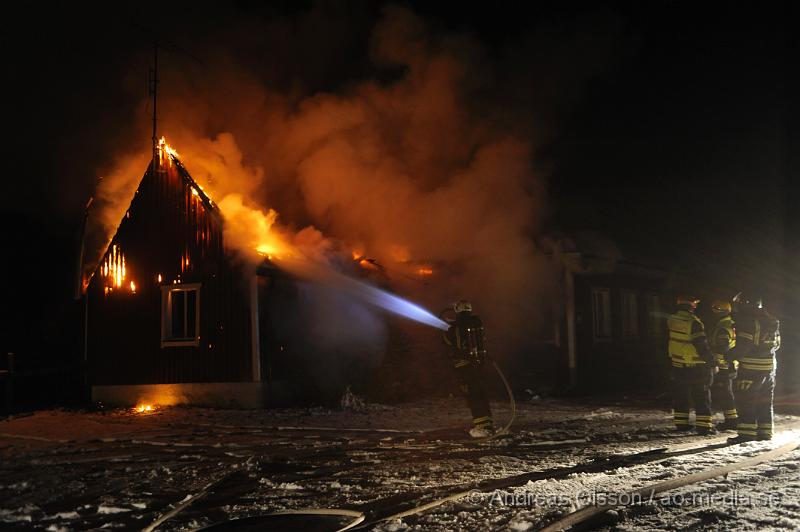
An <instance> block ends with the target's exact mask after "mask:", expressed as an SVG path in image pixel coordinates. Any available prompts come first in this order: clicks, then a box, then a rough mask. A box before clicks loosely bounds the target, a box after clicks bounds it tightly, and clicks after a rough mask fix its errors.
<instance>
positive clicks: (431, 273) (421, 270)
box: [417, 268, 433, 276]
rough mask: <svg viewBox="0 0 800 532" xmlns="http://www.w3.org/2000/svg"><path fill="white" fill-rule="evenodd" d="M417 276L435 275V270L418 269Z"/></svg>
mask: <svg viewBox="0 0 800 532" xmlns="http://www.w3.org/2000/svg"><path fill="white" fill-rule="evenodd" d="M417 274H419V275H425V276H427V275H433V269H432V268H418V269H417Z"/></svg>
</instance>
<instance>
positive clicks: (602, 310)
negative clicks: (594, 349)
mask: <svg viewBox="0 0 800 532" xmlns="http://www.w3.org/2000/svg"><path fill="white" fill-rule="evenodd" d="M592 324H593V331H594V341H595V342H610V341H611V294H610V293H609V290H608V288H593V289H592Z"/></svg>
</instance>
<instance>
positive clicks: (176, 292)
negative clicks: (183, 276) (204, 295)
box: [161, 284, 200, 347]
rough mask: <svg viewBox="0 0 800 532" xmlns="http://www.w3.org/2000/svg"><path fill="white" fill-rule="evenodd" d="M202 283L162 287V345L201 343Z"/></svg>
mask: <svg viewBox="0 0 800 532" xmlns="http://www.w3.org/2000/svg"><path fill="white" fill-rule="evenodd" d="M199 331H200V285H199V284H187V285H172V286H163V287H161V346H162V347H166V346H192V345H194V346H196V345H199V344H200V334H199Z"/></svg>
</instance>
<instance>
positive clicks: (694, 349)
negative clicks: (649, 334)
mask: <svg viewBox="0 0 800 532" xmlns="http://www.w3.org/2000/svg"><path fill="white" fill-rule="evenodd" d="M667 328H668V329H669V358H670V360H671V361H672V365H673V366H674V367H676V368H687V367H696V366H700V365H702V364H708V365H709V366H713V365H714V364H715V362H714V356H713V355H712V354H711V350H710V349H709V348H708V341H707V339H706V331H705V328H704V327H703V322H702V321H700V318H698V317H697V316H695V315H694V313H692V312H690V311H689V310H688V309H685V308H679V310H678V311H677V312H675V313H674V314H670V316H669V318H667Z"/></svg>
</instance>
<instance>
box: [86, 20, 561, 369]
mask: <svg viewBox="0 0 800 532" xmlns="http://www.w3.org/2000/svg"><path fill="white" fill-rule="evenodd" d="M562 40H563V39H562ZM529 44H530V43H529ZM321 46H324V45H323V44H321ZM274 52H275V53H280V51H279V50H275V51H274ZM231 54H234V52H231ZM370 58H371V64H372V66H373V68H374V70H375V72H377V73H379V74H380V75H377V74H376V77H375V79H370V78H369V77H368V78H366V79H359V80H355V81H351V82H349V83H347V84H344V85H340V86H339V87H337V89H336V90H335V91H320V92H316V93H314V94H310V95H307V94H304V93H303V91H302V90H286V89H283V90H280V89H275V88H273V87H272V86H271V85H270V84H269V83H266V82H263V81H262V79H261V78H259V76H258V73H257V72H256V71H255V70H254V69H252V68H245V67H241V66H236V65H237V61H236V60H235V57H234V58H233V59H232V56H231V55H228V54H220V53H219V52H218V51H216V52H213V53H212V52H209V57H208V58H206V59H207V62H206V64H205V65H204V66H203V67H198V66H195V65H189V66H186V67H183V68H181V67H178V68H175V69H173V70H172V71H171V72H170V71H167V73H165V74H164V75H163V77H162V79H163V83H162V86H163V91H162V95H161V99H160V102H159V108H160V109H163V110H164V111H163V114H162V116H161V117H160V118H161V123H160V124H161V125H160V131H161V133H163V134H164V135H166V136H167V140H168V142H170V144H171V145H172V146H173V147H174V148H175V149H177V150H178V152H179V153H180V155H181V159H182V160H183V162H184V163H185V165H186V167H187V168H188V170H189V171H190V172H191V173H192V175H193V177H194V178H195V179H196V180H197V181H198V182H199V183H200V184H201V185H202V186H203V187H204V188H205V189H206V190H207V191H208V192H209V194H210V195H211V197H212V198H213V199H214V200H215V201H216V202H217V204H218V205H219V206H220V207H221V209H222V211H223V213H224V214H225V216H226V218H228V220H227V224H226V233H227V234H226V239H227V242H228V243H229V244H230V245H233V246H235V247H237V248H239V249H240V250H241V251H242V253H243V254H245V255H251V256H252V255H253V244H254V243H259V242H262V241H264V242H265V243H266V241H265V237H264V233H265V232H266V233H269V232H272V235H273V236H274V239H273V237H270V239H271V240H269V239H268V240H269V242H271V244H269V245H280V243H288V244H290V245H291V246H296V247H299V248H302V249H303V250H304V253H305V254H308V255H317V256H328V257H329V256H330V255H331V254H333V253H341V254H346V255H348V256H349V254H350V253H353V256H361V255H363V256H365V257H368V258H371V259H374V261H375V262H376V263H378V264H379V265H380V267H381V268H382V271H383V272H384V273H385V276H386V277H387V278H388V280H389V282H390V283H391V286H392V287H393V288H394V289H395V290H396V291H398V292H399V293H401V294H402V295H404V296H406V297H408V298H410V299H413V300H416V301H418V302H420V303H421V304H422V305H424V306H426V307H428V308H431V309H433V310H438V309H440V308H442V307H443V306H444V305H445V304H447V303H449V302H452V301H454V300H457V299H462V298H466V299H470V300H472V301H473V305H474V307H475V309H476V312H477V313H478V314H480V315H481V316H482V317H483V318H484V320H485V322H486V323H487V326H488V330H489V331H490V343H491V345H492V347H493V349H494V351H495V354H496V355H497V356H499V357H500V358H503V357H504V353H508V352H510V351H511V350H516V351H519V350H522V349H524V348H525V347H526V346H527V345H528V344H529V342H530V340H531V339H530V338H529V331H530V330H531V324H532V323H535V322H536V320H538V319H539V317H540V315H541V313H542V312H546V311H548V310H549V308H550V306H549V304H547V303H545V304H542V300H543V299H544V298H547V297H550V293H551V291H552V290H553V287H554V286H555V280H554V279H553V278H552V276H551V272H550V267H549V265H548V264H549V262H548V260H547V259H546V258H545V257H544V256H542V255H541V254H538V253H537V250H536V246H535V244H534V237H535V236H536V234H537V231H538V230H539V224H540V222H541V220H542V217H543V214H544V212H545V202H544V197H545V185H544V183H545V179H544V177H545V176H543V175H540V174H538V173H537V172H536V171H535V170H534V167H533V160H534V155H535V153H534V150H535V146H534V142H535V141H538V140H539V139H540V138H541V136H542V131H543V130H546V129H548V126H546V125H544V124H539V123H535V124H533V125H531V124H530V123H531V122H535V119H532V117H533V116H534V115H535V113H533V112H532V111H531V109H532V107H531V106H530V105H529V106H527V107H525V106H523V105H522V104H520V106H519V108H515V106H516V105H517V103H515V102H517V101H519V98H518V97H517V96H515V95H513V94H512V92H513V91H510V90H509V89H508V86H507V84H508V82H509V80H508V76H507V75H506V74H503V73H502V72H494V71H492V69H490V68H489V67H488V64H489V62H488V61H487V59H486V55H485V52H484V51H483V50H482V49H481V47H480V46H478V45H477V44H476V43H475V42H474V41H473V40H471V39H470V38H468V37H465V36H461V35H456V34H446V33H441V32H433V31H431V30H430V28H429V27H428V26H427V23H426V22H425V21H423V20H422V19H421V18H419V17H418V16H417V15H415V14H414V13H412V12H411V11H409V10H407V9H405V8H400V7H392V6H390V7H388V8H386V9H385V10H384V12H383V15H382V17H381V18H380V20H379V21H378V22H377V24H376V25H375V27H374V28H373V30H372V34H371V41H370ZM566 60H574V58H572V59H570V58H567V59H566ZM523 70H524V69H523ZM527 75H529V74H526V76H527ZM546 85H547V84H546V83H544V82H543V83H542V86H546ZM542 90H543V89H542ZM532 92H534V93H535V92H536V91H532ZM556 103H557V99H556V98H551V99H550V100H547V101H545V102H541V103H539V104H537V105H538V106H539V107H542V108H543V107H547V108H548V112H547V113H544V114H551V113H552V109H551V108H550V107H553V106H555V104H556ZM558 103H563V102H558ZM550 104H552V106H551V105H550ZM147 105H148V104H147V102H143V103H142V116H143V117H144V116H146V113H145V111H146V106H147ZM533 107H536V106H533ZM523 122H524V123H523ZM137 127H140V128H141V131H146V130H147V124H146V123H145V122H144V120H142V124H141V125H140V126H137ZM143 138H146V137H145V136H143ZM145 150H146V148H145V149H143V150H142V153H143V154H144V153H146V151H145ZM147 158H148V156H147V155H137V154H132V155H130V156H128V157H126V158H122V159H120V161H119V164H118V165H117V167H116V168H114V169H113V171H112V172H109V173H108V175H107V177H106V178H105V179H104V180H103V181H102V182H101V185H100V190H99V191H98V195H99V197H100V198H102V199H105V200H106V202H105V204H106V205H107V206H108V208H107V209H106V210H105V214H104V216H103V217H102V219H103V220H104V221H105V224H106V226H107V227H108V228H113V227H115V226H116V224H117V223H118V221H119V219H120V218H121V215H122V212H123V211H124V208H125V207H126V206H127V201H129V199H130V197H131V195H132V193H133V189H134V187H135V184H136V183H137V182H138V179H139V178H140V177H141V174H142V172H143V170H144V169H145V168H146V164H147V163H146V161H147ZM273 251H277V250H273ZM266 252H267V253H270V250H266Z"/></svg>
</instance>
